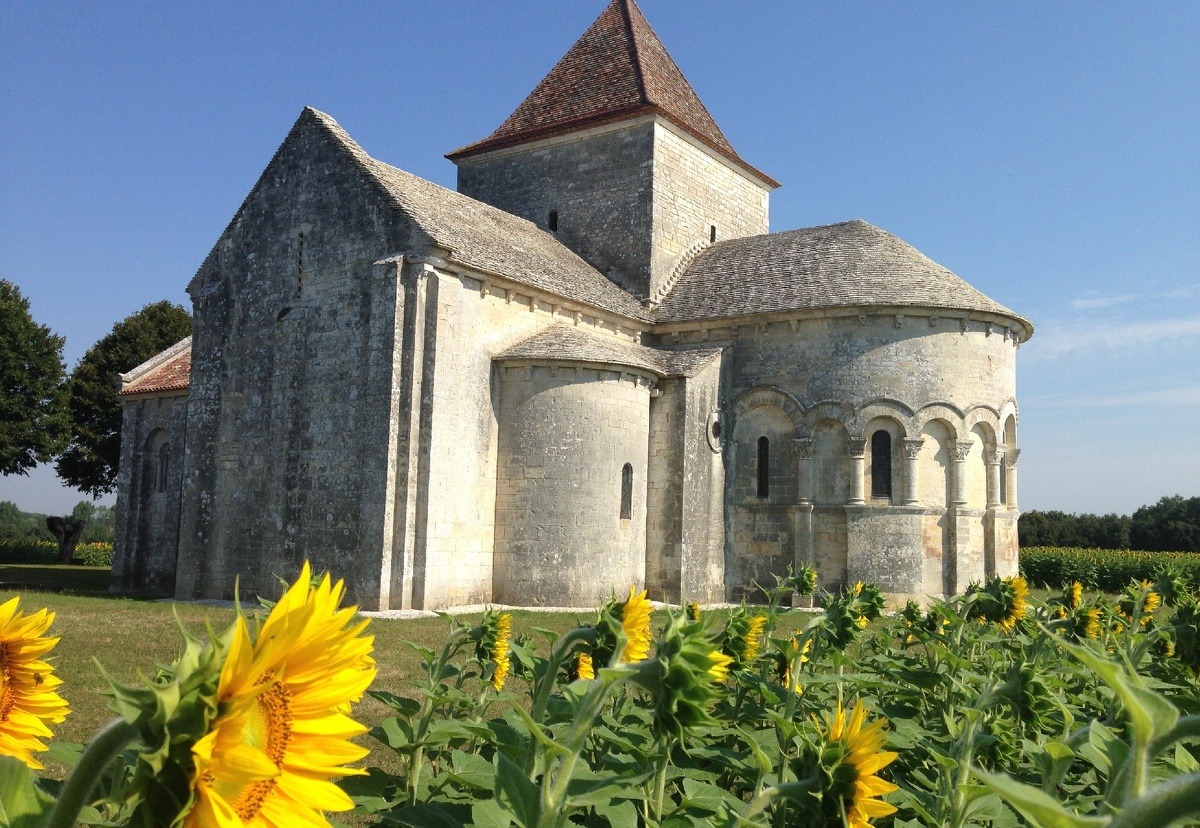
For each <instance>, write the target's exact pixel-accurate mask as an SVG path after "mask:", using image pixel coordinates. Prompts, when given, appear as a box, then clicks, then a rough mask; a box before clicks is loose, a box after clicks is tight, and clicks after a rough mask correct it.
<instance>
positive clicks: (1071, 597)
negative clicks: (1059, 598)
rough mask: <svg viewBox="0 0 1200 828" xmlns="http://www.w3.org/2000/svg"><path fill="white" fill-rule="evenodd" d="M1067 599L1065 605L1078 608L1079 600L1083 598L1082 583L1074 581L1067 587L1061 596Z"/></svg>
mask: <svg viewBox="0 0 1200 828" xmlns="http://www.w3.org/2000/svg"><path fill="white" fill-rule="evenodd" d="M1063 597H1064V598H1066V599H1067V606H1068V607H1070V608H1071V609H1073V610H1074V609H1079V602H1080V601H1081V600H1083V584H1081V583H1079V581H1074V582H1073V583H1072V584H1071V585H1070V586H1069V587H1067V590H1066V594H1065V595H1064V596H1063Z"/></svg>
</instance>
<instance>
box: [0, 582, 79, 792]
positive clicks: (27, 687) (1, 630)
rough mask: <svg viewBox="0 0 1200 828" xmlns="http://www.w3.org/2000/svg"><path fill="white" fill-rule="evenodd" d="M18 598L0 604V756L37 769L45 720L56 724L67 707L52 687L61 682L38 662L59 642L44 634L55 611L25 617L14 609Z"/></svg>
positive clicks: (45, 733)
mask: <svg viewBox="0 0 1200 828" xmlns="http://www.w3.org/2000/svg"><path fill="white" fill-rule="evenodd" d="M19 601H20V599H19V598H13V599H12V600H11V601H8V602H6V603H5V604H3V605H0V756H15V757H16V758H18V759H20V760H21V761H22V762H24V763H25V764H26V765H28V766H29V767H31V768H33V769H34V770H41V769H42V763H41V762H39V761H38V760H37V759H34V758H33V752H34V751H41V750H45V749H46V745H45V744H44V743H43V742H42V741H41V740H42V739H48V738H50V737H51V736H52V735H53V734H52V733H51V732H50V728H48V727H46V723H47V722H50V723H53V724H58V723H59V722H61V721H63V720H64V719H65V718H67V714H68V713H70V712H71V711H70V709H69V708H68V707H67V703H66V701H65V700H64V699H63V698H62V697H61V696H60V695H58V693H56V692H55V691H54V688H55V687H58V686H59V685H60V684H62V680H61V679H59V678H56V677H55V676H54V675H53V674H52V672H51V671H52V668H51V667H50V665H49V664H47V663H46V662H45V661H43V660H42V656H44V655H45V654H46V653H48V652H49V651H50V650H51V649H52V648H53V647H54V645H55V644H57V643H58V639H57V638H47V637H46V636H45V632H46V630H47V629H49V627H50V624H51V623H53V621H54V613H52V612H48V611H47V610H44V609H41V610H38V611H37V612H35V613H34V614H33V615H26V614H25V613H23V612H19V611H18V610H17V604H18V602H19Z"/></svg>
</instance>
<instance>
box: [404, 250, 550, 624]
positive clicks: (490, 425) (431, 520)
mask: <svg viewBox="0 0 1200 828" xmlns="http://www.w3.org/2000/svg"><path fill="white" fill-rule="evenodd" d="M428 278H429V280H430V283H429V285H428V286H427V288H426V289H427V290H429V291H430V292H431V294H430V295H431V298H430V299H429V302H428V306H429V308H430V312H429V314H428V318H427V321H426V323H425V329H426V334H425V335H426V337H427V339H428V342H429V343H430V344H429V345H428V346H427V350H431V351H432V352H431V353H428V354H427V356H426V358H427V360H432V363H431V364H432V368H431V369H429V370H427V372H426V373H428V374H429V376H428V377H427V378H426V382H427V383H428V384H427V385H426V386H425V387H424V388H423V389H422V393H420V394H419V395H417V396H418V397H419V398H420V399H421V400H423V401H424V403H423V404H424V405H425V406H426V408H427V411H426V412H425V414H424V415H423V417H422V418H421V423H420V426H419V427H420V429H421V431H420V434H421V436H420V442H421V447H420V451H422V452H424V453H425V459H424V460H417V462H416V466H417V467H418V469H422V468H423V469H424V471H418V472H417V473H419V474H420V475H421V479H420V484H419V486H418V491H419V492H420V493H421V494H420V497H421V498H422V502H421V504H419V508H420V509H421V510H422V512H421V515H420V516H419V517H418V520H417V526H416V529H415V531H416V533H417V536H416V538H415V539H414V546H415V547H416V549H415V553H414V560H413V563H412V577H411V579H410V589H411V605H412V606H417V607H435V606H453V605H456V604H459V605H461V604H474V603H483V602H487V601H492V600H496V599H495V598H494V597H493V591H492V582H493V578H494V572H493V558H492V549H493V543H494V540H495V533H496V527H495V522H496V474H497V446H498V440H499V438H498V417H499V387H498V380H497V379H496V378H494V377H493V367H492V356H493V355H494V354H495V353H498V352H499V351H501V350H503V349H504V348H505V347H507V346H509V345H511V344H512V343H514V342H517V341H520V340H522V339H525V338H527V337H529V336H532V335H533V334H535V333H536V332H538V331H539V330H542V329H543V328H545V327H546V326H547V325H550V324H552V323H553V321H554V320H553V318H552V316H551V315H550V313H549V312H547V311H539V310H538V309H537V308H536V307H535V308H534V309H533V310H531V309H530V303H531V302H536V300H535V299H533V297H532V296H530V295H527V294H518V293H517V292H516V291H513V293H512V294H511V295H510V294H509V293H508V292H507V291H506V290H505V289H499V288H495V287H493V288H492V289H490V290H489V289H486V288H484V285H483V282H481V281H478V280H476V279H472V278H470V277H467V276H459V275H455V274H453V273H446V272H442V271H438V270H436V269H433V270H431V271H430V276H429V277H428ZM427 364H429V363H427ZM421 404H422V403H421V402H420V401H418V405H421ZM402 600H405V601H407V600H408V599H407V597H405V598H403V599H402ZM396 605H397V606H399V605H400V604H399V603H396ZM404 605H406V606H407V605H409V604H408V603H405V604H404Z"/></svg>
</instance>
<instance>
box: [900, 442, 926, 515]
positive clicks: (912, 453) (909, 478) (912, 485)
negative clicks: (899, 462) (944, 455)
mask: <svg viewBox="0 0 1200 828" xmlns="http://www.w3.org/2000/svg"><path fill="white" fill-rule="evenodd" d="M900 443H901V445H902V446H903V447H904V505H905V506H916V505H917V504H918V503H920V500H921V497H920V494H919V490H918V487H917V475H918V474H919V473H920V472H919V470H918V468H917V458H918V457H920V456H921V447H922V446H924V445H925V438H924V437H914V438H913V439H911V440H909V439H905V440H901V441H900Z"/></svg>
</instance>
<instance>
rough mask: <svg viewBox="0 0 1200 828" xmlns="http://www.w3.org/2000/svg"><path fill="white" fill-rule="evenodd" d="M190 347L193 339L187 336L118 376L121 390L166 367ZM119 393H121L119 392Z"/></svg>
mask: <svg viewBox="0 0 1200 828" xmlns="http://www.w3.org/2000/svg"><path fill="white" fill-rule="evenodd" d="M190 347H192V338H191V336H185V337H184V338H183V339H181V340H179V341H178V342H176V343H175V344H174V345H172V346H171V347H170V348H167V349H166V350H165V351H159V352H158V353H157V354H155V355H154V356H152V357H150V358H149V359H148V360H146V361H145V362H143V363H142V364H141V365H138V366H137V367H136V368H132V369H130V370H129V371H127V372H126V373H124V374H117V379H118V380H120V383H121V388H124V387H125V386H126V385H129V384H130V383H134V382H137V381H138V380H139V379H141V378H142V377H144V376H146V374H148V373H150V372H151V371H153V370H154V369H155V368H158V367H159V366H161V365H165V364H166V363H168V362H170V361H171V360H173V359H174V358H175V357H177V356H179V355H180V354H182V353H183V352H184V351H186V350H187V349H188V348H190ZM118 393H120V392H119V391H118Z"/></svg>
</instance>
